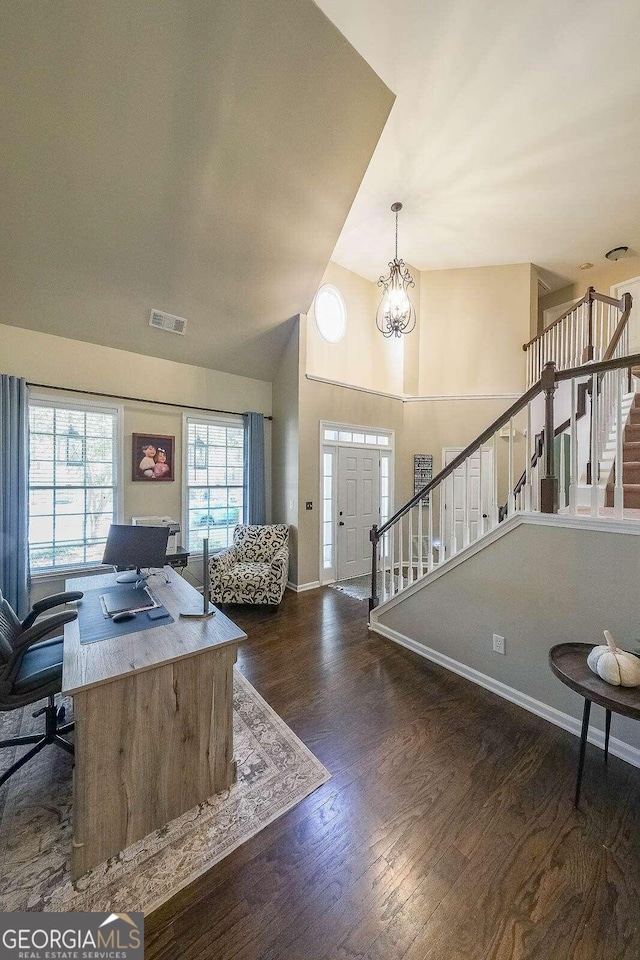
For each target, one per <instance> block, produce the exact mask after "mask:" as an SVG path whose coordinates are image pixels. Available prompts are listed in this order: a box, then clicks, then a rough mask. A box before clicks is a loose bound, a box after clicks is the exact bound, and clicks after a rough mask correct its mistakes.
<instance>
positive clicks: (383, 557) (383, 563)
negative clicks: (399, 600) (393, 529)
mask: <svg viewBox="0 0 640 960" xmlns="http://www.w3.org/2000/svg"><path fill="white" fill-rule="evenodd" d="M379 546H380V561H379V565H378V570H379V571H380V574H381V576H382V583H381V584H380V593H381V594H382V602H383V603H384V602H385V600H386V599H387V572H386V571H387V534H386V533H383V534H382V536H381V537H380V540H379Z"/></svg>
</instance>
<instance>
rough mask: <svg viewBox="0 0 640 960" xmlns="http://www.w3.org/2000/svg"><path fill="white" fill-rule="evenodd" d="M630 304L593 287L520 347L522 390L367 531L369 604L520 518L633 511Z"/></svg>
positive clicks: (639, 416)
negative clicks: (522, 355) (618, 470)
mask: <svg viewBox="0 0 640 960" xmlns="http://www.w3.org/2000/svg"><path fill="white" fill-rule="evenodd" d="M631 306H632V304H631V296H630V295H629V294H628V293H627V294H624V296H623V297H622V298H621V299H620V300H614V299H612V298H611V297H608V296H606V295H604V294H599V293H597V292H596V291H594V290H593V289H592V288H589V290H588V291H587V293H586V294H585V297H584V298H583V299H582V301H580V303H579V304H577V305H576V306H575V307H574V308H572V309H571V310H570V311H568V312H567V314H565V315H564V316H563V317H560V318H558V320H557V321H556V322H555V323H554V324H553V325H552V327H550V328H548V329H547V330H546V331H543V333H542V334H540V335H539V336H538V337H536V338H534V339H533V340H532V341H530V342H529V343H528V344H525V345H524V349H525V352H526V354H527V380H528V383H529V387H528V389H527V391H526V392H525V393H524V394H523V395H522V396H521V397H520V398H519V399H518V400H517V401H516V402H515V403H514V404H512V405H511V406H510V407H509V409H508V410H506V411H505V413H504V414H502V416H500V417H498V419H497V420H495V421H494V422H493V423H492V424H491V425H490V426H488V427H487V429H486V430H485V431H483V433H481V434H480V436H478V437H476V439H475V440H474V441H473V442H472V443H470V444H469V445H468V446H467V447H466V448H465V449H464V450H463V451H462V452H461V453H460V454H459V455H458V456H456V457H455V458H454V459H453V460H452V461H451V463H449V464H448V465H447V466H445V467H444V469H443V470H441V471H440V473H438V474H437V475H436V476H435V477H434V478H433V479H432V480H431V481H430V482H429V483H428V484H427V485H426V486H425V487H423V489H422V490H419V491H417V492H416V493H415V495H414V496H413V497H412V498H411V499H410V500H409V501H408V502H407V503H405V504H404V506H402V507H401V508H400V509H399V510H397V511H396V512H395V513H394V515H393V516H392V517H391V518H390V519H389V520H388V521H386V523H384V524H383V525H382V526H381V527H379V528H378V527H377V526H374V527H373V528H372V530H371V534H370V539H371V545H372V570H371V574H372V575H371V597H370V600H369V608H370V610H374V609H376V608H378V607H380V609H381V610H382V609H384V606H385V604H386V603H388V602H393V604H394V606H395V605H396V604H397V600H398V598H399V596H401V595H402V594H403V592H404V591H405V590H408V589H409V588H410V587H413V585H414V584H417V583H418V582H420V581H424V583H425V585H426V584H427V583H429V582H431V580H432V579H433V578H434V576H439V575H440V573H442V572H444V570H443V569H442V568H443V567H452V565H456V564H457V563H458V562H459V560H460V559H461V557H462V556H463V555H467V554H468V553H469V551H473V552H477V550H478V549H479V542H480V541H483V540H485V541H486V542H489V540H490V539H491V536H492V535H493V532H494V531H497V528H498V527H499V526H500V527H501V525H502V524H503V523H504V521H508V520H510V519H511V518H517V517H518V515H520V516H522V515H525V514H526V515H531V514H536V513H537V514H558V513H560V512H561V513H563V514H565V515H567V516H569V517H572V518H576V519H577V518H580V517H585V516H588V517H590V518H591V519H593V518H600V517H601V516H602V512H601V510H602V508H603V507H609V506H611V507H613V508H614V510H613V517H614V518H615V519H618V520H620V519H625V518H626V519H628V518H629V515H628V511H629V510H632V511H635V510H636V509H638V510H640V393H639V394H637V395H634V394H633V391H631V392H630V385H631V384H632V382H633V376H638V374H640V355H634V356H629V355H628V337H629V331H628V319H629V315H630V312H631ZM630 404H631V406H630ZM556 448H557V449H558V453H556ZM616 463H622V464H623V470H622V478H621V479H620V478H618V477H616V473H615V464H616ZM591 464H597V465H598V469H597V470H595V471H592V470H591ZM612 465H613V467H614V468H613V469H612ZM605 468H606V469H605ZM593 472H595V474H596V476H595V478H592V476H591V474H592V473H593ZM501 503H503V504H506V506H505V507H504V509H499V504H501ZM625 510H626V511H627V513H625ZM608 513H609V516H611V512H610V511H608ZM633 519H638V518H637V517H634V518H633ZM379 591H380V592H379ZM414 591H415V587H413V590H412V592H414Z"/></svg>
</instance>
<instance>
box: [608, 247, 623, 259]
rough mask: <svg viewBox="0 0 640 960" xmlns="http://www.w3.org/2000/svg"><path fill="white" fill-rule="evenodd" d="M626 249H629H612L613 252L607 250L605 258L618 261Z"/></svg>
mask: <svg viewBox="0 0 640 960" xmlns="http://www.w3.org/2000/svg"><path fill="white" fill-rule="evenodd" d="M628 249H629V247H614V248H613V250H609V252H608V253H605V257H606V258H607V260H619V259H620V257H624V255H625V253H626V252H627V251H628Z"/></svg>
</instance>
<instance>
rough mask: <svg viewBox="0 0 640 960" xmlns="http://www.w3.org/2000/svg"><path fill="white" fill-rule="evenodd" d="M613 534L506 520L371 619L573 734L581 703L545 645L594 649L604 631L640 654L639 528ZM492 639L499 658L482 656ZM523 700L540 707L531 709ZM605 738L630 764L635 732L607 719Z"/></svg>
mask: <svg viewBox="0 0 640 960" xmlns="http://www.w3.org/2000/svg"><path fill="white" fill-rule="evenodd" d="M613 528H614V522H610V523H609V524H607V523H606V522H605V521H602V520H593V521H586V520H579V519H575V518H563V517H547V518H539V517H536V518H532V517H515V518H513V520H510V521H507V522H506V523H505V525H504V534H503V535H501V536H498V538H497V539H495V540H494V541H493V542H490V543H487V545H486V546H484V547H482V548H481V549H479V550H478V551H477V552H476V553H475V554H474V555H473V556H470V557H469V558H468V559H466V560H464V561H463V562H461V563H459V564H458V565H456V566H453V568H452V569H450V570H448V571H446V572H444V571H442V572H441V574H440V575H439V576H438V577H436V578H435V579H433V580H432V581H431V582H428V580H427V582H426V583H425V584H424V585H423V586H422V587H421V588H420V587H417V585H416V587H414V588H413V592H412V593H410V594H409V595H406V596H404V597H403V598H402V599H398V601H397V602H396V603H395V605H393V606H391V607H390V608H389V609H387V610H384V609H382V610H381V611H380V613H379V614H378V615H377V616H376V615H374V617H373V619H374V621H375V620H379V624H380V626H381V627H382V630H383V631H384V630H387V631H389V633H388V635H394V634H395V635H396V636H397V637H399V638H406V639H408V640H409V641H410V644H411V645H412V647H413V649H416V650H420V648H422V649H424V651H425V654H426V655H427V656H431V655H432V654H433V653H435V654H436V655H438V656H442V657H445V658H451V660H452V661H454V662H455V663H456V664H458V665H459V666H460V667H462V668H463V669H462V670H461V671H460V672H463V673H465V675H468V676H470V678H472V679H473V674H474V672H475V671H477V672H478V673H479V674H480V675H481V676H482V677H483V678H485V680H486V681H488V682H484V681H483V680H482V679H480V678H478V680H477V682H481V683H482V685H485V686H490V687H491V688H492V689H495V690H496V692H498V693H500V692H501V685H505V688H506V689H508V690H510V691H513V692H514V693H515V694H518V695H520V700H518V696H516V697H512V696H508V699H515V700H516V702H521V703H522V704H523V705H524V706H527V708H528V709H533V712H539V713H541V714H542V715H543V716H547V718H548V719H553V720H554V722H557V723H559V724H560V725H561V726H566V727H567V728H569V729H573V730H574V732H576V730H577V728H578V727H577V724H578V718H579V717H580V716H581V710H582V700H581V698H580V697H579V696H578V695H577V694H574V693H573V692H572V691H570V690H569V689H568V688H567V687H565V686H563V685H562V684H561V683H559V682H558V681H557V680H556V679H555V677H553V676H552V674H551V672H550V670H549V667H548V664H547V655H548V651H549V649H550V647H551V646H553V644H555V643H559V642H563V641H581V642H586V643H594V644H597V643H601V642H603V639H602V632H603V630H605V629H608V630H610V631H611V633H612V634H613V635H614V637H615V638H616V639H617V640H618V641H619V643H620V645H621V646H623V647H627V649H630V650H633V651H634V652H640V605H639V603H638V582H639V581H640V523H638V524H637V528H636V525H635V524H634V523H633V522H629V523H625V524H624V525H623V524H620V523H619V524H618V531H617V532H614V529H613ZM454 563H455V561H454ZM372 628H373V629H376V625H375V623H374V624H373V625H372ZM494 633H497V634H499V635H500V636H503V637H504V638H505V642H506V643H505V645H506V655H505V656H501V655H498V654H496V653H494V652H493V650H492V639H493V634H494ZM492 684H493V686H492ZM502 695H505V696H506V695H507V693H506V692H502ZM529 698H532V699H533V701H535V702H536V703H537V704H538V705H539V707H543V706H544V707H546V708H548V709H546V710H544V709H538V708H535V709H534V706H533V705H532V703H529V702H528V701H529ZM557 711H559V712H560V714H559V716H556V712H557ZM562 718H566V720H563V719H562ZM572 718H573V719H572ZM570 720H571V722H569V721H570ZM574 721H575V725H574ZM603 722H604V711H601V710H599V709H597V708H594V710H593V711H592V724H593V725H594V726H595V727H599V728H602V727H603ZM612 736H613V737H615V738H616V741H619V742H618V743H616V745H615V747H614V748H612V752H616V753H618V755H620V756H623V757H624V758H625V759H628V760H631V762H634V763H635V764H636V765H638V766H640V724H638V723H634V722H633V721H631V720H627V719H625V718H622V717H614V719H613V726H612ZM620 742H621V743H620Z"/></svg>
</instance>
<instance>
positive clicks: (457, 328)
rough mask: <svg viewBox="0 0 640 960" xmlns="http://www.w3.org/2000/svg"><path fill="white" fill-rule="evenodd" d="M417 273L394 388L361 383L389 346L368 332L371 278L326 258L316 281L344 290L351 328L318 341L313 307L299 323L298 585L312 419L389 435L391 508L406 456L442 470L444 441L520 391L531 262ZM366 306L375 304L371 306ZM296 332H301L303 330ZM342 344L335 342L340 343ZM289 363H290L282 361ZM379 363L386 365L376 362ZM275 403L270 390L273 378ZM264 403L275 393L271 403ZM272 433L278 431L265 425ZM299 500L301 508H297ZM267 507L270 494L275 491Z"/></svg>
mask: <svg viewBox="0 0 640 960" xmlns="http://www.w3.org/2000/svg"><path fill="white" fill-rule="evenodd" d="M415 275H416V276H417V277H418V283H417V286H418V296H419V301H420V311H419V314H418V329H417V330H416V331H415V332H414V333H412V334H411V335H410V336H407V337H405V338H402V342H401V346H402V347H403V350H404V362H403V368H402V384H401V385H400V384H399V381H398V378H397V377H396V376H395V374H394V377H389V376H388V379H387V380H386V381H383V382H381V380H380V379H379V378H377V379H370V376H371V373H372V367H371V363H372V358H373V357H378V358H380V356H384V354H385V351H389V349H393V348H394V344H392V343H390V341H387V340H385V339H384V337H382V336H381V335H380V334H379V332H378V331H377V330H376V328H375V323H374V322H373V321H372V315H371V314H370V313H366V311H370V310H371V309H373V308H372V307H370V306H369V305H370V304H371V302H372V296H371V295H372V291H374V290H375V292H376V298H375V300H374V302H375V303H376V304H377V295H378V294H379V291H378V290H377V288H376V286H375V284H372V283H370V282H369V281H367V280H364V279H363V278H362V277H358V276H356V275H355V274H353V273H350V272H349V271H348V270H344V269H343V268H342V267H339V266H338V265H337V264H330V265H329V267H328V269H327V272H326V273H325V281H326V282H331V283H334V284H335V285H336V286H337V287H338V288H339V289H340V290H341V292H342V294H343V296H345V300H347V304H348V308H349V311H350V319H349V324H350V326H351V328H352V332H353V333H354V334H356V336H355V339H354V340H353V341H348V342H347V337H346V336H345V338H344V340H343V341H341V342H340V343H338V344H335V345H330V344H326V343H325V342H324V341H322V338H321V337H320V335H319V333H318V331H317V328H316V325H315V322H314V316H313V312H311V313H310V314H309V316H308V317H307V318H306V320H305V318H302V320H301V323H302V328H301V329H302V331H303V332H302V333H301V337H300V342H301V351H300V363H299V453H298V462H297V467H298V502H299V505H300V509H299V510H298V517H297V524H298V526H299V531H298V548H297V559H296V564H297V577H298V579H297V580H296V581H295V582H297V583H298V584H304V583H313V582H315V581H317V580H318V579H319V570H320V563H319V527H320V515H319V503H318V488H319V469H320V466H319V444H320V434H319V424H320V421H322V420H328V421H333V422H339V423H350V424H358V425H362V426H371V427H374V426H375V427H381V428H385V429H390V430H394V431H395V496H394V501H395V506H396V508H397V507H399V506H400V505H401V504H402V503H405V502H406V501H407V499H409V497H410V496H412V495H413V492H414V490H413V457H414V454H416V453H431V454H433V457H434V471H436V472H437V471H438V470H439V469H440V468H441V460H442V449H443V447H460V448H462V447H464V446H466V445H467V444H468V443H470V442H471V441H472V440H473V439H474V438H475V437H476V436H478V434H480V433H481V432H482V430H484V429H485V428H486V427H487V426H489V424H490V423H491V422H492V421H493V420H495V419H496V417H498V416H499V415H500V414H501V413H502V412H503V411H504V410H505V409H507V407H508V406H510V404H511V403H512V402H513V398H512V396H510V394H516V395H519V394H520V393H521V392H522V391H523V390H524V353H523V351H522V344H523V343H524V342H525V341H526V340H528V339H529V335H530V334H529V331H530V328H531V324H532V323H535V317H536V311H537V275H536V272H535V269H534V268H533V267H532V265H531V264H516V265H514V266H506V267H478V268H472V269H460V270H440V271H431V272H426V273H422V274H418V273H416V274H415ZM374 312H375V311H374ZM305 328H306V334H305V333H304V330H305ZM341 348H342V349H341ZM291 362H292V361H291ZM378 362H379V364H380V366H379V369H386V370H387V372H388V371H389V369H390V366H389V364H387V367H386V368H385V367H384V364H383V363H382V362H381V361H380V360H379V359H378ZM305 372H308V373H311V374H314V373H315V374H316V375H318V376H324V377H327V378H329V379H332V380H338V381H342V382H345V383H349V384H357V385H359V386H362V387H373V388H375V389H378V390H382V391H388V392H393V393H398V394H403V393H405V394H410V395H414V396H415V395H416V394H420V395H426V396H434V395H436V396H438V395H445V396H446V395H448V396H454V397H455V395H456V394H458V395H463V396H465V397H467V398H468V397H469V395H474V394H475V395H477V394H492V395H495V394H498V395H499V396H498V397H497V398H496V397H495V396H494V398H493V399H487V398H482V399H450V400H416V401H411V402H402V400H401V399H392V398H387V397H380V396H376V395H374V394H371V393H366V392H362V391H360V390H356V389H349V388H347V387H340V386H335V385H332V384H325V383H318V382H316V381H314V380H309V379H308V378H307V377H306V376H305ZM274 398H275V385H274ZM274 403H275V399H274ZM516 426H517V427H519V428H520V430H519V432H518V433H517V435H516V440H515V450H514V454H515V474H516V476H519V472H518V471H519V470H520V467H521V465H522V464H523V462H524V439H523V435H522V427H523V424H516ZM276 429H277V428H276ZM507 451H508V442H507V441H506V440H502V439H501V440H500V441H499V442H498V451H497V471H498V495H499V499H500V503H502V502H503V501H506V496H507ZM307 500H311V501H312V502H313V504H314V507H313V510H312V511H307V510H305V509H303V507H304V504H305V502H306V501H307ZM274 504H275V495H274Z"/></svg>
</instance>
